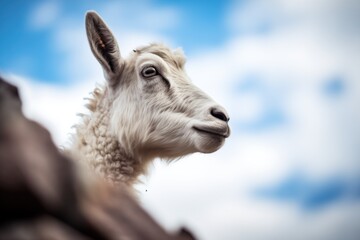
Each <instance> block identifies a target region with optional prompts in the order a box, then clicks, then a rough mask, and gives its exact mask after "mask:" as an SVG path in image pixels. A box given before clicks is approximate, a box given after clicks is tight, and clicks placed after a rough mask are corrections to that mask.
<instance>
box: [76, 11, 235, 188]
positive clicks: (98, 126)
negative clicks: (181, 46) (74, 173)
mask: <svg viewBox="0 0 360 240" xmlns="http://www.w3.org/2000/svg"><path fill="white" fill-rule="evenodd" d="M89 15H91V16H89ZM88 18H89V19H90V20H89V21H88ZM88 22H89V23H88ZM92 23H95V26H93V25H91V24H92ZM88 24H89V25H88ZM96 24H99V25H101V27H102V28H101V29H100V30H97V32H96V31H95V30H94V29H97V28H96V27H98V26H97V25H96ZM87 30H88V31H89V32H88V36H89V42H90V46H91V47H92V51H93V53H94V55H95V57H96V58H97V59H98V60H99V62H100V63H101V65H102V66H103V69H104V74H105V78H106V79H107V83H106V84H105V86H104V87H102V88H100V89H99V88H98V89H96V90H95V91H94V92H93V98H92V99H91V100H90V102H89V104H88V108H89V109H90V110H91V114H90V115H86V116H83V120H82V123H81V124H79V125H78V126H77V129H76V135H75V138H74V144H73V147H72V149H70V152H71V154H73V155H78V156H79V157H80V159H83V161H85V162H87V163H88V164H89V166H90V167H91V168H92V169H94V170H95V172H97V173H99V174H100V175H101V176H103V177H104V178H106V179H108V180H109V181H111V182H125V183H128V184H131V183H133V182H134V181H135V180H136V178H137V177H138V176H139V174H142V173H144V172H145V171H146V165H147V163H149V162H150V161H151V160H153V159H154V158H156V157H160V158H163V159H169V160H171V159H174V158H178V157H181V156H184V155H187V154H190V153H194V152H203V153H210V152H214V151H216V150H218V149H219V148H220V147H221V146H222V145H223V143H224V141H225V138H226V137H228V136H229V133H230V130H229V127H228V124H227V121H228V117H227V114H226V112H225V110H224V109H223V108H222V107H221V106H219V105H218V104H217V103H215V102H214V101H213V100H212V99H211V98H210V97H209V96H207V95H206V94H205V93H204V92H202V91H201V90H200V89H199V88H197V87H196V86H195V85H194V84H192V83H191V81H190V80H189V78H188V76H187V75H186V73H185V70H184V63H185V58H184V56H183V54H182V52H181V51H179V50H177V51H171V50H170V49H168V48H167V47H165V46H163V45H161V44H151V45H149V46H146V47H142V48H139V49H137V50H136V51H135V52H134V53H132V54H131V56H130V57H129V58H127V59H123V58H122V57H121V56H120V52H118V47H117V44H116V41H115V39H113V38H112V34H111V32H110V30H109V29H108V28H107V27H106V25H105V23H104V22H103V21H102V20H101V19H100V17H99V16H98V15H97V14H96V13H94V12H90V13H88V16H87ZM91 31H92V32H91ZM102 31H104V32H102ZM99 32H100V33H99ZM99 38H100V39H99ZM109 39H110V44H116V46H112V45H111V46H110V47H113V48H111V58H109V56H108V55H107V54H109V53H107V52H106V50H107V49H106V48H105V47H104V44H105V45H106V42H109V41H108V40H109ZM112 40H113V41H112ZM99 42H100V43H99ZM96 44H98V45H96ZM117 55H118V56H117ZM104 59H105V60H104ZM108 59H110V60H109V61H106V60H108ZM114 59H115V61H114ZM111 64H113V65H111ZM110 66H111V67H110ZM146 66H154V67H155V68H156V69H157V71H158V73H159V74H158V75H156V76H154V77H152V78H145V77H143V76H142V74H141V72H142V70H143V69H144V68H145V67H146ZM109 69H111V70H110V71H109ZM212 109H216V110H217V111H220V112H221V113H223V115H224V117H225V116H226V120H225V119H221V117H220V118H219V117H216V116H214V114H211V110H212ZM194 127H196V128H198V129H203V130H206V131H207V132H203V131H199V130H196V129H195V128H194ZM209 131H210V132H214V133H215V134H212V133H210V132H209ZM221 135H222V136H221Z"/></svg>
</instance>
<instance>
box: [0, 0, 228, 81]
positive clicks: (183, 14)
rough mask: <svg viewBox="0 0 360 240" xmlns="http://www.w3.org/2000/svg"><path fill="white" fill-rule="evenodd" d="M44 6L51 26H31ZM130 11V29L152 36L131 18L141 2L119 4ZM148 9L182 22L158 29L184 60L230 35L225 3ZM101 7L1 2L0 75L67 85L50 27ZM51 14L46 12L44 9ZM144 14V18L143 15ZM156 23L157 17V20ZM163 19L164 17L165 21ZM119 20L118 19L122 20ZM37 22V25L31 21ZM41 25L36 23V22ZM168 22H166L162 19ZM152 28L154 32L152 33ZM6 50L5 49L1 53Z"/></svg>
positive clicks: (77, 3)
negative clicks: (161, 10)
mask: <svg viewBox="0 0 360 240" xmlns="http://www.w3.org/2000/svg"><path fill="white" fill-rule="evenodd" d="M44 2H48V5H49V6H50V5H51V3H49V2H53V5H56V10H53V11H54V12H53V14H54V18H53V19H51V20H49V21H51V23H50V24H51V25H52V26H40V27H39V28H37V27H35V28H34V26H33V24H32V22H34V21H33V14H34V13H33V12H34V11H35V10H36V8H38V6H39V5H40V4H41V3H44ZM119 2H122V3H126V4H127V5H129V4H130V5H133V7H130V9H131V10H132V12H127V17H129V18H135V21H134V19H129V22H128V23H124V24H128V26H129V27H132V28H134V30H137V29H139V30H141V29H142V28H144V27H146V28H148V30H149V31H152V30H157V27H156V26H151V25H147V24H146V23H145V22H144V21H141V20H140V21H137V20H136V15H139V16H141V15H143V14H144V12H146V11H147V9H146V7H145V8H139V7H138V6H141V5H142V2H146V1H133V2H132V3H128V1H119ZM151 4H152V6H153V7H161V8H167V7H169V8H176V14H177V16H176V18H181V21H180V20H179V21H178V22H176V24H175V26H172V27H171V28H166V29H161V30H160V31H159V32H160V33H161V34H163V35H165V36H167V37H169V38H172V39H176V42H177V44H179V45H180V46H182V47H183V48H184V49H186V52H187V53H188V54H192V53H193V52H197V51H201V50H203V49H206V48H208V47H211V46H216V45H218V44H220V43H222V42H224V41H225V39H226V38H227V36H228V35H229V29H228V28H227V26H226V22H225V21H224V19H225V17H224V16H225V14H226V12H225V10H227V9H228V8H229V5H230V4H229V1H176V2H169V1H161V0H157V1H152V2H151ZM101 7H102V3H101V2H99V1H96V0H90V1H88V0H86V1H84V0H81V1H39V0H34V1H25V0H14V1H10V0H4V1H2V2H1V8H0V21H1V23H2V24H1V25H0V34H1V36H6V37H2V38H1V39H0V44H1V45H2V46H3V47H2V49H1V56H0V66H1V68H0V71H2V72H9V71H10V72H14V71H16V72H18V73H21V74H25V75H30V76H32V77H33V78H35V79H39V80H40V81H45V82H60V83H61V82H64V81H66V80H64V79H66V78H65V77H66V76H64V75H63V74H62V71H61V67H59V66H61V64H62V62H61V59H60V58H62V57H63V56H62V54H63V53H62V52H61V51H59V50H57V49H56V48H54V46H53V42H54V40H53V38H54V35H53V31H54V29H53V28H52V27H53V26H56V25H59V24H61V21H64V20H66V19H76V20H82V19H83V18H84V13H85V12H86V11H87V10H90V9H95V10H97V9H99V10H100V11H99V12H101ZM49 8H51V7H49ZM145 14H146V13H145ZM159 17H160V18H161V16H159ZM164 17H166V16H164ZM122 19H123V18H122ZM35 21H36V20H35ZM40 21H41V20H40ZM164 21H168V19H164ZM152 27H153V29H152ZM5 46H6V47H5Z"/></svg>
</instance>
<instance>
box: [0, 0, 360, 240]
mask: <svg viewBox="0 0 360 240" xmlns="http://www.w3.org/2000/svg"><path fill="white" fill-rule="evenodd" d="M91 9H92V10H96V11H97V12H98V13H99V14H100V15H101V16H102V17H103V18H104V20H105V21H106V22H107V23H108V25H109V26H110V28H111V29H112V30H113V33H114V35H115V36H116V37H117V40H118V43H119V46H120V49H121V53H122V55H123V56H125V57H126V56H127V55H128V53H130V52H131V50H132V49H134V48H136V47H138V46H141V45H145V44H148V43H151V42H163V43H165V44H167V45H169V46H170V47H172V48H177V47H181V48H183V50H184V52H185V54H186V56H187V60H188V61H187V64H186V69H187V72H188V74H189V76H190V77H191V78H192V80H193V82H194V83H195V84H196V85H198V86H199V87H200V88H202V89H203V90H204V91H206V92H207V93H209V94H210V95H211V96H212V97H213V98H214V99H215V100H216V101H217V102H219V103H220V104H222V105H223V106H224V107H225V108H226V109H227V110H228V112H229V114H230V117H231V120H230V125H231V128H232V135H231V137H230V138H229V139H228V140H227V142H226V143H225V146H224V147H223V148H222V149H220V150H219V151H218V152H216V153H214V154H209V155H205V154H193V155H191V156H188V157H185V158H183V159H181V160H179V161H177V162H174V163H171V164H166V163H163V162H161V161H156V162H155V163H154V165H153V166H152V167H151V169H150V171H149V174H148V176H146V177H143V178H142V181H143V183H142V184H139V185H138V186H137V189H138V192H139V195H140V201H141V203H142V204H143V206H144V207H145V208H146V209H147V210H148V211H149V212H150V213H151V214H152V215H153V216H154V217H155V218H156V220H157V221H158V222H160V223H161V224H162V225H164V226H165V227H166V228H167V229H168V230H175V229H177V228H178V227H179V226H180V225H185V226H187V227H188V228H189V229H191V230H192V231H194V232H195V234H196V235H197V236H198V237H199V238H200V239H359V237H360V2H359V1H357V0H317V1H314V0H292V1H289V0H239V1H235V0H234V1H209V0H208V1H190V0H183V1H165V0H135V1H125V0H124V1H110V0H109V1H107V0H102V1H96V0H79V1H70V0H69V1H55V0H54V1H51V0H49V1H40V0H34V1H27V0H1V1H0V74H2V75H4V76H5V77H7V78H10V79H11V81H12V82H13V83H15V84H17V85H18V86H19V88H20V93H21V96H22V99H23V101H24V111H25V113H26V114H27V116H28V117H30V118H32V119H35V120H37V121H39V122H41V123H42V124H43V125H45V126H46V127H47V128H48V129H49V130H50V131H51V133H52V135H53V138H54V140H55V142H56V143H57V144H58V145H59V146H66V145H67V144H68V139H69V136H70V135H69V133H71V132H73V131H74V130H73V129H71V126H72V125H74V124H75V123H77V122H78V121H79V119H78V118H77V117H76V113H81V112H85V111H86V110H85V108H84V107H83V105H84V100H83V98H84V97H87V96H88V93H89V92H91V91H92V89H93V88H94V86H95V84H96V83H102V82H103V77H102V71H101V68H100V66H99V64H98V63H97V62H96V60H95V58H94V57H93V56H92V54H91V51H90V49H89V47H88V43H87V39H86V34H85V28H84V15H85V12H86V11H87V10H91Z"/></svg>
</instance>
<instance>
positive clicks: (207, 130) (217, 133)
mask: <svg viewBox="0 0 360 240" xmlns="http://www.w3.org/2000/svg"><path fill="white" fill-rule="evenodd" d="M193 129H195V130H196V131H198V132H201V133H205V134H210V135H215V136H218V137H223V138H227V137H229V135H230V131H229V129H226V131H223V130H222V129H217V128H209V127H201V128H200V127H193Z"/></svg>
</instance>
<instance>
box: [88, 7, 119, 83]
mask: <svg viewBox="0 0 360 240" xmlns="http://www.w3.org/2000/svg"><path fill="white" fill-rule="evenodd" d="M85 22H86V34H87V38H88V40H89V44H90V48H91V51H92V52H93V54H94V56H95V57H96V59H97V60H98V61H99V63H100V64H101V65H102V67H103V70H104V75H105V78H106V79H107V80H108V81H109V83H112V84H115V83H116V80H117V79H116V77H117V76H118V75H119V74H120V73H121V71H122V60H121V56H120V51H119V47H118V45H117V42H116V39H115V38H114V36H113V34H112V33H111V31H110V29H109V28H108V27H107V26H106V24H105V22H104V21H103V20H102V19H101V18H100V16H99V15H98V14H97V13H96V12H94V11H89V12H87V13H86V21H85Z"/></svg>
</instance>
